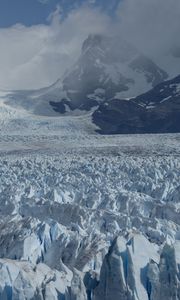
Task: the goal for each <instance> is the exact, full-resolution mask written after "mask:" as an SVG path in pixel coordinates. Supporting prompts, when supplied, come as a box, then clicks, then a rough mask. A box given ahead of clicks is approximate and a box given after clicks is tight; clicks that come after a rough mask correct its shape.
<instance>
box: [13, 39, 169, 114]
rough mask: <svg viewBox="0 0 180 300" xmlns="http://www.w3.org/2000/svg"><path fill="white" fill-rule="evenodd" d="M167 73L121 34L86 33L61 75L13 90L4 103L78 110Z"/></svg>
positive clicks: (130, 93) (142, 88) (47, 110)
mask: <svg viewBox="0 0 180 300" xmlns="http://www.w3.org/2000/svg"><path fill="white" fill-rule="evenodd" d="M167 76H168V75H167V73H166V72H164V71H163V70H162V69H161V68H159V67H158V66H157V65H156V64H155V63H154V62H153V61H152V60H151V59H149V58H148V57H146V56H145V55H143V54H141V53H140V52H139V51H138V50H137V49H136V48H134V47H133V46H132V45H130V44H129V43H128V42H126V41H124V40H123V39H122V38H119V37H106V36H102V35H90V36H89V37H88V38H87V39H86V40H85V41H84V43H83V45H82V51H81V54H80V57H79V59H78V60H77V62H76V63H75V64H74V66H72V68H70V70H68V71H67V72H65V74H64V76H63V77H62V78H61V79H59V80H57V82H56V83H55V84H53V85H52V86H50V87H47V88H45V89H41V90H39V91H17V92H13V93H11V95H9V101H8V104H10V105H13V106H16V105H17V106H19V107H23V108H25V109H26V110H29V111H31V112H33V113H35V114H39V115H56V114H58V113H61V114H64V113H69V112H72V111H75V112H76V113H78V111H79V112H81V113H82V111H89V110H90V109H91V108H93V107H96V106H97V105H99V104H101V103H102V102H104V101H107V100H108V99H110V98H116V97H118V98H119V97H120V98H124V97H134V96H137V95H139V94H142V93H143V92H146V91H148V90H150V89H151V88H152V87H154V86H156V85H157V84H158V83H160V82H162V81H164V80H165V79H166V78H167Z"/></svg>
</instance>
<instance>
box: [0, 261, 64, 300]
mask: <svg viewBox="0 0 180 300" xmlns="http://www.w3.org/2000/svg"><path fill="white" fill-rule="evenodd" d="M69 285H70V282H69V279H68V278H66V274H64V273H63V272H58V271H57V270H54V271H53V270H51V269H50V268H49V267H48V266H46V265H45V264H38V265H37V266H36V265H33V264H31V263H30V262H27V261H15V260H8V259H0V299H3V300H11V299H13V300H18V299H22V300H25V299H27V300H32V299H34V300H35V299H36V300H37V299H38V300H43V299H45V300H48V299H52V300H57V299H68V297H69V292H68V286H69Z"/></svg>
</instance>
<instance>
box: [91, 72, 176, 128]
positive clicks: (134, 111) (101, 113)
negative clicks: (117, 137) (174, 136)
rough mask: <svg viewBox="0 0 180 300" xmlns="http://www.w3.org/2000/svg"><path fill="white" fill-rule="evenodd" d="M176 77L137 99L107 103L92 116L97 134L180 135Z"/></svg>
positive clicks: (116, 100)
mask: <svg viewBox="0 0 180 300" xmlns="http://www.w3.org/2000/svg"><path fill="white" fill-rule="evenodd" d="M179 119H180V76H177V77H175V78H173V79H171V80H169V81H164V82H162V83H160V84H159V85H157V86H155V87H154V88H153V89H152V90H150V91H148V92H147V93H145V94H142V95H140V96H138V97H135V98H132V99H128V101H127V100H123V99H116V98H115V99H111V100H110V101H106V102H104V103H102V104H101V105H100V106H99V108H98V109H97V110H96V111H95V112H94V113H93V121H94V123H95V124H96V125H97V126H99V128H100V130H98V131H99V132H101V133H105V134H117V133H167V132H169V133H172V132H180V122H179Z"/></svg>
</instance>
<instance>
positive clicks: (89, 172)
mask: <svg viewBox="0 0 180 300" xmlns="http://www.w3.org/2000/svg"><path fill="white" fill-rule="evenodd" d="M4 97H6V92H2V93H1V94H0V204H1V206H0V299H2V300H51V299H52V300H59V299H60V300H112V299H115V300H116V299H118V300H121V299H122V300H162V299H163V300H178V299H179V298H180V268H179V266H180V218H179V216H180V204H179V203H180V199H179V194H180V184H179V179H180V159H179V158H180V134H178V133H177V134H143V135H116V136H113V135H106V136H104V135H99V134H97V132H96V131H95V129H96V127H95V125H94V124H93V123H92V121H91V115H90V114H89V113H86V114H84V115H80V116H79V115H77V116H62V117H55V116H36V115H34V114H33V113H31V112H27V111H26V110H24V109H22V108H19V107H18V106H17V107H15V106H14V107H12V106H11V107H10V106H8V105H7V104H6V103H5V102H4Z"/></svg>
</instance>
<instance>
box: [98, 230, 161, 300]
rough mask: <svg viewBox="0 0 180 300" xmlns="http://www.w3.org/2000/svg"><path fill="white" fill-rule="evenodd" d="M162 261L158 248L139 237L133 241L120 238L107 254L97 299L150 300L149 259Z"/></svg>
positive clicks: (137, 235) (132, 239)
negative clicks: (148, 288)
mask: <svg viewBox="0 0 180 300" xmlns="http://www.w3.org/2000/svg"><path fill="white" fill-rule="evenodd" d="M150 259H153V260H155V261H158V254H157V247H156V246H155V245H154V244H152V243H150V242H149V241H148V240H147V239H146V238H145V237H144V236H142V235H140V234H135V235H134V236H133V237H132V238H131V239H130V240H129V241H126V240H125V239H124V238H123V237H117V238H116V239H115V240H114V242H113V244H112V246H111V247H110V250H109V252H108V254H107V255H106V257H105V259H104V262H103V265H102V269H101V274H100V283H99V286H98V287H97V289H96V290H95V300H100V299H104V300H111V299H115V300H141V299H143V300H148V299H149V298H148V293H147V269H148V264H149V260H150Z"/></svg>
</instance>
